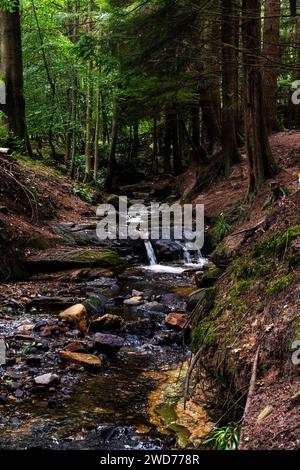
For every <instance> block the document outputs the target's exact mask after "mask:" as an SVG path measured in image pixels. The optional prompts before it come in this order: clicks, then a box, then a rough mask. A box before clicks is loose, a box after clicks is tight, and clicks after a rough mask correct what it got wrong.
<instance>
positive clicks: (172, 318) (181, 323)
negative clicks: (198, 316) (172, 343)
mask: <svg viewBox="0 0 300 470" xmlns="http://www.w3.org/2000/svg"><path fill="white" fill-rule="evenodd" d="M165 323H166V325H168V326H171V327H173V328H176V329H177V330H183V329H184V328H187V327H188V326H189V325H188V316H187V315H186V314H185V313H169V314H168V315H167V316H166V318H165Z"/></svg>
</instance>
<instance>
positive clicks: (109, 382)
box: [0, 241, 205, 449]
mask: <svg viewBox="0 0 300 470" xmlns="http://www.w3.org/2000/svg"><path fill="white" fill-rule="evenodd" d="M145 248H146V251H147V255H148V259H149V266H148V267H147V268H148V270H146V269H145V268H146V267H145V266H142V267H135V268H129V269H128V270H126V271H125V272H124V273H123V274H122V275H121V276H119V278H118V279H117V280H116V283H117V289H111V291H110V292H109V293H108V291H105V290H104V291H103V288H102V289H100V290H99V291H96V292H94V294H97V293H101V294H103V292H106V293H108V295H109V296H110V298H111V299H112V302H113V304H111V305H110V306H109V308H108V311H109V313H114V314H118V315H120V316H122V317H123V318H124V320H125V321H126V329H125V331H124V332H123V333H121V334H122V336H123V337H124V340H125V343H124V346H123V347H122V348H121V350H120V351H119V352H118V354H116V355H115V356H111V357H108V358H105V360H104V366H103V368H102V369H101V371H99V372H89V371H85V370H80V371H78V370H76V369H72V367H65V368H64V367H62V365H61V364H60V363H59V361H58V360H57V356H56V350H57V349H56V348H59V347H62V346H59V345H58V346H57V344H56V342H55V341H59V340H57V339H54V340H52V339H51V340H49V341H50V343H51V344H50V351H49V352H47V353H46V354H45V364H44V367H43V370H40V369H38V368H37V367H35V366H31V367H28V366H26V365H24V362H23V359H21V360H20V361H19V363H17V364H16V365H14V367H7V366H6V368H4V369H3V370H2V373H1V376H2V380H6V381H10V383H12V384H13V383H14V382H18V381H23V385H22V387H23V389H24V390H26V387H27V385H26V383H27V382H28V383H29V382H30V380H31V379H30V377H33V376H36V375H39V374H42V373H45V372H49V371H50V372H53V371H54V372H55V373H57V374H58V375H59V376H60V385H59V386H58V387H52V388H53V390H51V387H50V389H49V390H48V391H47V393H44V392H41V393H39V392H38V391H37V392H36V393H31V394H30V395H29V396H26V398H25V396H24V398H16V397H15V395H14V392H13V387H12V391H11V395H10V396H9V397H8V399H7V400H6V401H5V402H4V403H2V402H1V397H0V413H1V414H0V448H2V449H24V448H51V449H77V448H78V449H167V448H170V447H174V446H175V445H176V442H178V432H179V431H178V429H179V430H180V433H181V435H184V436H185V437H184V439H185V441H184V442H185V445H187V446H188V445H189V444H188V436H189V431H188V430H187V429H185V428H184V427H183V426H180V425H178V424H176V426H175V423H172V426H169V428H167V426H164V424H163V422H162V421H161V419H160V417H159V413H157V410H156V407H157V409H159V406H161V399H160V402H159V400H158V403H157V404H156V403H155V402H154V401H153V400H154V399H153V397H156V399H157V396H158V395H157V393H156V392H155V391H156V390H162V389H163V387H164V384H165V383H166V384H167V383H169V377H170V376H169V374H170V371H175V373H174V377H173V381H175V382H176V381H177V380H178V379H180V370H181V366H182V364H183V362H184V361H185V360H186V358H187V357H188V355H189V350H188V348H187V347H186V346H184V345H183V342H182V338H181V336H180V334H179V333H176V331H174V330H170V329H169V328H168V327H167V326H166V325H165V323H164V319H165V315H166V311H178V309H179V311H184V310H185V308H186V306H185V300H186V296H187V294H188V293H189V292H191V290H193V289H194V287H193V280H192V270H191V269H189V268H190V267H191V266H193V267H194V268H197V267H199V264H197V263H194V264H193V263H192V260H191V258H190V257H187V256H186V258H185V260H183V261H181V262H180V263H177V264H176V263H175V265H160V264H158V263H157V259H156V256H155V252H154V249H153V247H152V244H151V242H150V241H146V243H145ZM198 261H200V263H202V265H203V262H205V260H204V259H202V260H198ZM185 262H186V264H185ZM187 262H188V263H187ZM23 287H24V286H22V284H21V285H20V284H19V285H18V288H19V289H22V288H23ZM69 288H70V289H72V288H74V286H70V285H69ZM61 289H62V290H63V289H64V286H63V285H62V286H61ZM133 289H135V290H136V291H137V292H142V296H143V298H145V299H148V300H146V301H144V302H142V303H141V305H139V306H130V305H124V304H123V303H122V302H121V303H120V301H119V299H120V298H121V299H122V296H123V297H124V298H126V296H127V298H128V297H130V295H132V294H131V293H132V292H133ZM76 290H77V294H79V295H83V296H84V295H85V294H86V284H80V285H78V284H77V285H76ZM108 290H109V289H108ZM41 319H42V320H46V321H49V320H56V315H55V314H54V313H53V309H51V308H47V307H44V308H43V309H42V310H41V311H36V310H35V309H33V310H32V311H30V312H29V313H27V314H26V316H24V315H23V316H20V317H18V316H17V317H16V318H15V319H14V318H13V319H12V320H11V321H7V320H0V329H1V332H2V333H3V334H4V335H5V336H6V337H9V336H11V337H13V335H14V334H15V331H16V327H17V326H20V325H22V324H24V323H35V322H37V320H41ZM60 341H62V345H63V344H64V339H62V340H60ZM16 356H18V357H19V356H21V358H24V356H26V353H25V352H24V351H23V352H20V351H18V350H16ZM0 371H1V369H0ZM23 379H24V380H23ZM181 380H183V377H182V375H181ZM26 381H27V382H26ZM49 393H50V399H49ZM51 394H52V395H53V398H51ZM180 398H182V390H181V391H180V396H179V397H178V400H179V399H180ZM51 400H52V401H51ZM172 406H173V405H172Z"/></svg>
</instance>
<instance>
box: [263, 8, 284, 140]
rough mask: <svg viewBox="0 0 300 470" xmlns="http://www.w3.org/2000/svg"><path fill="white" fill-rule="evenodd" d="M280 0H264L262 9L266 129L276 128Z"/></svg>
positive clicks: (272, 129) (269, 130) (270, 130)
mask: <svg viewBox="0 0 300 470" xmlns="http://www.w3.org/2000/svg"><path fill="white" fill-rule="evenodd" d="M279 34H280V0H266V1H265V10H264V38H263V40H264V43H263V61H264V68H263V79H264V95H265V109H266V125H267V131H268V132H269V133H270V132H272V131H274V130H276V129H277V127H278V125H277V116H276V111H277V110H276V108H277V106H276V101H277V76H278V68H279Z"/></svg>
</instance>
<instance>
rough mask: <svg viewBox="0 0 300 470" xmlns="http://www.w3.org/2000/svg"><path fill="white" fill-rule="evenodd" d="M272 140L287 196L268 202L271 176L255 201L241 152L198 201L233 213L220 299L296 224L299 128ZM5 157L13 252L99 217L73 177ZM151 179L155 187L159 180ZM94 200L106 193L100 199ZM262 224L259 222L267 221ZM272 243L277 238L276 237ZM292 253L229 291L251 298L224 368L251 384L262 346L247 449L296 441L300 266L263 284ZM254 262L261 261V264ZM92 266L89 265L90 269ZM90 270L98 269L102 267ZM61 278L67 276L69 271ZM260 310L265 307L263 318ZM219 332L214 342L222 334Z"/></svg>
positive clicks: (28, 253)
mask: <svg viewBox="0 0 300 470" xmlns="http://www.w3.org/2000/svg"><path fill="white" fill-rule="evenodd" d="M271 145H272V149H273V152H274V155H275V157H276V159H277V161H278V163H279V165H280V167H281V171H280V173H279V175H277V176H276V178H275V179H276V182H278V183H279V184H280V186H281V187H282V188H283V189H284V191H285V193H286V196H285V197H282V198H279V199H278V200H277V201H270V203H268V198H269V197H270V194H271V193H270V184H269V182H267V183H266V184H265V185H264V187H263V189H262V191H261V193H260V194H259V196H258V197H257V198H256V199H255V200H254V201H253V203H251V204H249V203H248V202H246V201H245V195H246V192H247V167H246V159H245V155H244V154H243V155H242V157H243V160H242V163H241V165H239V166H237V167H236V168H234V171H233V173H232V175H231V177H230V178H229V179H227V180H223V179H217V178H216V180H215V181H214V182H213V184H212V185H211V187H210V188H208V189H207V190H205V191H203V192H201V194H198V196H197V198H196V200H195V202H197V203H204V204H205V214H206V217H207V220H208V221H210V222H211V223H213V221H214V220H216V219H217V217H218V216H219V215H220V214H221V213H223V214H226V215H228V217H233V219H234V220H235V222H234V223H233V224H232V227H231V234H229V235H228V236H227V237H226V238H225V240H224V241H223V247H224V246H225V248H226V250H227V251H229V252H230V256H228V258H227V260H226V263H227V266H226V267H225V268H226V269H225V274H223V275H222V276H221V278H220V279H219V280H218V281H217V284H216V286H217V289H218V290H219V292H222V295H221V294H219V297H217V300H218V302H219V303H220V302H223V303H224V301H225V302H226V300H227V299H226V296H227V294H228V293H231V294H232V289H233V288H238V289H240V286H239V285H237V279H236V278H235V277H234V276H235V275H234V274H232V273H233V272H235V271H234V270H235V269H236V266H237V264H235V263H239V264H242V265H243V266H244V264H245V262H246V264H249V263H251V262H252V261H253V260H252V256H253V255H252V253H253V249H254V248H255V247H256V246H257V244H258V243H259V242H260V241H261V240H266V239H267V238H268V237H270V235H272V234H273V233H275V232H282V233H283V232H284V231H286V230H288V229H289V227H291V226H294V225H295V224H297V223H298V224H299V209H300V191H299V183H298V182H297V175H298V173H299V172H300V133H299V132H297V131H288V132H280V133H277V134H274V135H273V136H272V137H271ZM0 165H1V168H2V170H3V171H2V172H1V176H0V182H1V190H0V197H1V203H0V228H1V229H2V230H3V231H4V232H5V237H6V243H7V244H9V246H10V249H11V250H13V251H12V252H11V253H13V254H14V255H16V256H17V257H20V258H22V257H24V256H25V257H27V258H28V257H29V258H30V257H32V256H33V255H34V254H36V253H38V254H39V255H40V256H41V257H43V256H44V254H45V251H46V252H47V251H51V252H53V251H54V252H55V251H57V252H58V253H60V252H61V251H62V250H63V248H62V244H61V243H62V237H61V235H60V234H59V233H57V232H56V233H55V232H54V231H53V229H52V226H53V225H54V224H57V223H68V222H72V223H73V224H89V223H90V222H91V220H93V217H94V216H95V207H94V206H92V205H91V204H90V203H87V202H84V201H83V200H82V199H80V198H79V197H78V196H77V195H76V194H74V191H73V187H72V184H71V181H70V180H69V179H68V178H67V177H64V176H61V175H60V173H58V172H53V171H49V169H48V168H46V167H43V166H42V165H41V164H33V163H32V162H30V161H28V160H24V161H14V160H13V161H11V160H10V159H9V157H6V156H0ZM155 184H156V185H159V184H160V181H159V180H158V181H157V182H156V183H155ZM180 184H181V190H182V194H184V193H185V192H186V191H187V189H190V188H191V186H192V185H193V181H192V176H191V175H189V174H188V172H187V174H186V180H185V181H181V183H180ZM151 188H153V182H150V183H148V182H145V184H144V189H143V191H144V192H146V193H147V192H148V193H149V192H150V190H151ZM136 189H137V193H138V192H139V185H136ZM96 202H97V203H99V202H102V201H100V200H95V203H96ZM269 217H270V218H271V219H270V220H271V222H270V224H267V225H268V226H267V228H266V227H265V224H264V222H265V221H266V220H267V219H268V218H269ZM260 222H263V223H262V225H260ZM269 225H270V227H269ZM256 226H257V227H256ZM253 227H254V229H253ZM247 229H248V230H247ZM252 229H253V230H252ZM249 230H250V232H249ZM272 243H274V244H276V239H275V241H274V240H273V242H272ZM287 243H288V242H287ZM292 245H293V246H292V249H293V250H294V251H293V256H295V253H296V254H297V252H298V253H299V236H298V234H296V236H295V237H294V238H293V240H292ZM4 251H5V249H4ZM1 254H3V253H2V252H0V257H1ZM266 257H268V259H269V261H272V262H273V259H272V258H273V255H270V253H269V252H267V254H266ZM287 257H288V253H287V249H286V250H283V253H282V256H281V257H277V258H276V260H274V264H272V268H271V269H272V271H271V272H270V271H268V272H267V271H265V272H264V274H261V275H257V276H252V277H251V278H250V279H247V281H249V282H245V283H244V284H243V289H244V288H245V290H243V292H239V294H238V296H237V299H236V298H234V299H233V300H232V299H231V302H232V303H233V304H234V303H235V302H236V303H237V304H238V305H239V306H241V305H247V308H246V310H245V311H243V315H242V318H240V320H239V333H238V334H237V333H234V342H233V344H232V347H231V348H229V357H231V359H232V358H233V360H234V363H235V364H238V365H237V366H236V367H235V369H234V370H232V369H230V367H228V374H229V375H230V374H232V376H234V375H236V377H237V379H236V380H237V383H238V386H241V388H243V390H244V391H245V390H246V391H247V390H248V385H249V380H250V378H249V377H250V375H251V370H252V369H253V362H254V357H255V353H256V350H257V346H258V344H260V348H261V349H260V351H261V352H260V361H259V365H258V370H257V371H256V377H255V379H256V387H255V391H254V394H253V396H252V398H251V402H250V407H249V409H248V412H247V414H246V416H245V417H244V421H243V424H242V440H241V447H242V448H245V449H248V448H251V449H264V448H279V449H282V448H283V449H295V448H299V447H300V444H299V442H300V436H299V429H300V428H299V427H298V416H299V404H298V402H297V400H296V399H295V398H292V397H295V396H296V394H297V392H299V391H300V383H299V373H298V369H297V368H296V367H295V366H293V364H292V363H291V359H290V356H291V353H290V349H289V343H290V342H291V340H292V339H294V337H295V334H294V331H295V323H296V322H297V319H298V315H299V313H298V312H299V298H300V295H299V294H300V284H299V266H298V265H295V266H294V267H293V270H292V276H293V281H292V282H291V283H290V284H289V285H288V286H287V287H286V288H285V289H282V291H280V292H278V293H276V294H275V296H272V297H271V298H270V299H269V300H268V301H266V290H265V287H266V286H267V285H268V286H269V285H270V283H271V281H272V280H274V279H281V278H283V277H284V276H288V275H289V274H291V273H290V271H287V267H286V264H287ZM245 260H246V261H245ZM258 267H259V266H258V265H257V264H256V266H255V269H258ZM84 269H85V268H82V269H81V270H80V269H79V270H78V269H73V268H72V267H70V270H69V273H67V274H66V273H64V274H63V276H66V275H67V276H69V278H68V279H69V280H70V279H71V278H72V277H74V276H75V277H76V276H79V277H80V276H83V277H84V276H86V275H87V273H85V272H84ZM243 269H244V268H243ZM91 270H92V268H91V269H90V270H89V275H90V273H91ZM101 270H102V271H101V275H103V276H104V277H105V276H106V275H109V273H107V270H108V268H107V267H106V268H105V267H103V268H101ZM58 275H59V274H58ZM94 275H95V276H96V277H97V275H99V272H98V273H94ZM49 276H50V277H51V275H49ZM50 277H48V279H50ZM54 277H55V276H54ZM61 279H64V280H65V281H66V282H68V279H67V278H66V277H63V278H61ZM61 279H59V277H57V275H56V281H57V280H59V282H61ZM243 281H245V279H244V278H243ZM250 281H251V282H250ZM45 282H46V283H47V276H46V275H45V276H44V281H43V282H42V283H41V284H39V283H37V282H36V280H35V279H34V278H33V279H32V280H31V281H29V282H27V283H25V284H23V286H22V289H19V288H17V289H16V286H17V285H14V284H9V283H5V284H2V285H1V289H0V295H1V297H2V299H6V298H7V297H11V296H15V297H16V296H17V295H20V296H23V298H24V302H25V304H26V303H27V302H28V303H30V302H31V301H32V298H33V297H34V296H36V295H38V294H40V293H43V292H44V291H45ZM48 289H49V290H48V294H51V293H52V294H53V295H54V294H55V290H56V289H57V285H56V284H55V282H54V283H52V284H51V287H50V284H49V286H48ZM51 289H53V292H51ZM249 300H250V303H249ZM234 307H236V305H234ZM237 310H238V309H236V311H237ZM236 311H235V312H234V311H233V308H232V306H230V305H229V307H228V308H227V309H225V311H224V312H223V313H222V315H220V316H219V318H218V325H217V327H218V330H219V331H220V332H221V334H223V333H224V332H225V331H227V330H230V331H231V333H232V324H233V323H235V322H236V318H235V317H234V316H233V315H235V314H236ZM258 311H259V312H260V313H261V316H260V317H259V318H258ZM283 312H284V313H283ZM215 339H216V341H218V336H216V338H215ZM223 346H224V345H223V344H222V342H220V343H217V344H214V345H213V347H212V348H211V345H208V347H207V356H206V359H207V360H208V361H211V363H213V362H214V358H215V353H216V351H217V353H220V352H222V348H223ZM229 362H230V361H229ZM244 394H245V392H244ZM295 400H296V401H295ZM267 407H268V413H269V416H266V417H265V418H263V419H259V420H258V416H259V415H260V413H261V412H262V411H264V410H266V408H267Z"/></svg>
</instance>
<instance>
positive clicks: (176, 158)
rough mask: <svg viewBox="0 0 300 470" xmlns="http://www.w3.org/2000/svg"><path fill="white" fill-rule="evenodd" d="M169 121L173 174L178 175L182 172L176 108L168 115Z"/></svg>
mask: <svg viewBox="0 0 300 470" xmlns="http://www.w3.org/2000/svg"><path fill="white" fill-rule="evenodd" d="M170 119H171V124H170V125H171V141H172V149H173V172H174V174H175V175H176V176H177V175H180V173H181V172H182V161H181V160H182V158H181V148H180V146H179V136H178V119H177V113H176V108H174V109H173V111H172V113H171V114H170Z"/></svg>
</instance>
